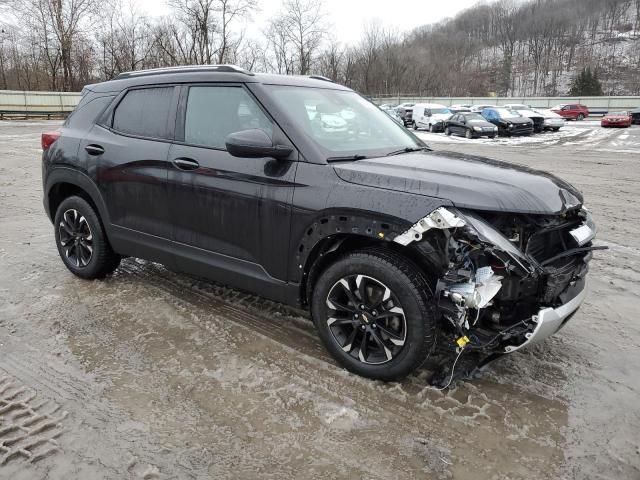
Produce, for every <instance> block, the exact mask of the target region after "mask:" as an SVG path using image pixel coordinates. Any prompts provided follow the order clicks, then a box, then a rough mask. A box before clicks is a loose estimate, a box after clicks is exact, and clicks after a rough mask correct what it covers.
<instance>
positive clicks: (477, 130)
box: [473, 127, 482, 132]
mask: <svg viewBox="0 0 640 480" xmlns="http://www.w3.org/2000/svg"><path fill="white" fill-rule="evenodd" d="M473 129H474V130H475V131H476V132H481V131H482V129H481V128H480V127H473Z"/></svg>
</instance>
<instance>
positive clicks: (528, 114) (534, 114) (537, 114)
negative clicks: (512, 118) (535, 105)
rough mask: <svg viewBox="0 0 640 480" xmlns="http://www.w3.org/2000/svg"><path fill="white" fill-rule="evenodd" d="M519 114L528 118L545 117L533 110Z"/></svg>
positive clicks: (522, 111)
mask: <svg viewBox="0 0 640 480" xmlns="http://www.w3.org/2000/svg"><path fill="white" fill-rule="evenodd" d="M518 113H519V114H520V115H524V116H525V117H527V118H544V115H542V114H540V113H538V112H533V111H531V110H518Z"/></svg>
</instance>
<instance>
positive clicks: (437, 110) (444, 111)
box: [431, 108, 451, 115]
mask: <svg viewBox="0 0 640 480" xmlns="http://www.w3.org/2000/svg"><path fill="white" fill-rule="evenodd" d="M439 113H440V114H451V110H449V109H448V108H432V109H431V114H432V115H437V114H439Z"/></svg>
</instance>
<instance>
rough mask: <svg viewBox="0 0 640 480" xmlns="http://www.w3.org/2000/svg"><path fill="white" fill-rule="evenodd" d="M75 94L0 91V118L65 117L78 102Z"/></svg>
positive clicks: (77, 95)
mask: <svg viewBox="0 0 640 480" xmlns="http://www.w3.org/2000/svg"><path fill="white" fill-rule="evenodd" d="M80 98H81V97H80V93H76V92H27V91H22V90H0V118H4V117H31V116H46V117H47V118H51V117H52V116H63V117H64V116H67V115H68V114H69V113H71V112H72V111H73V109H74V108H75V107H76V105H77V104H78V102H79V101H80Z"/></svg>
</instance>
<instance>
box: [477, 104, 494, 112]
mask: <svg viewBox="0 0 640 480" xmlns="http://www.w3.org/2000/svg"><path fill="white" fill-rule="evenodd" d="M495 107H496V106H495V105H485V104H480V105H473V106H472V107H471V111H472V112H482V110H484V109H485V108H495Z"/></svg>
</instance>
